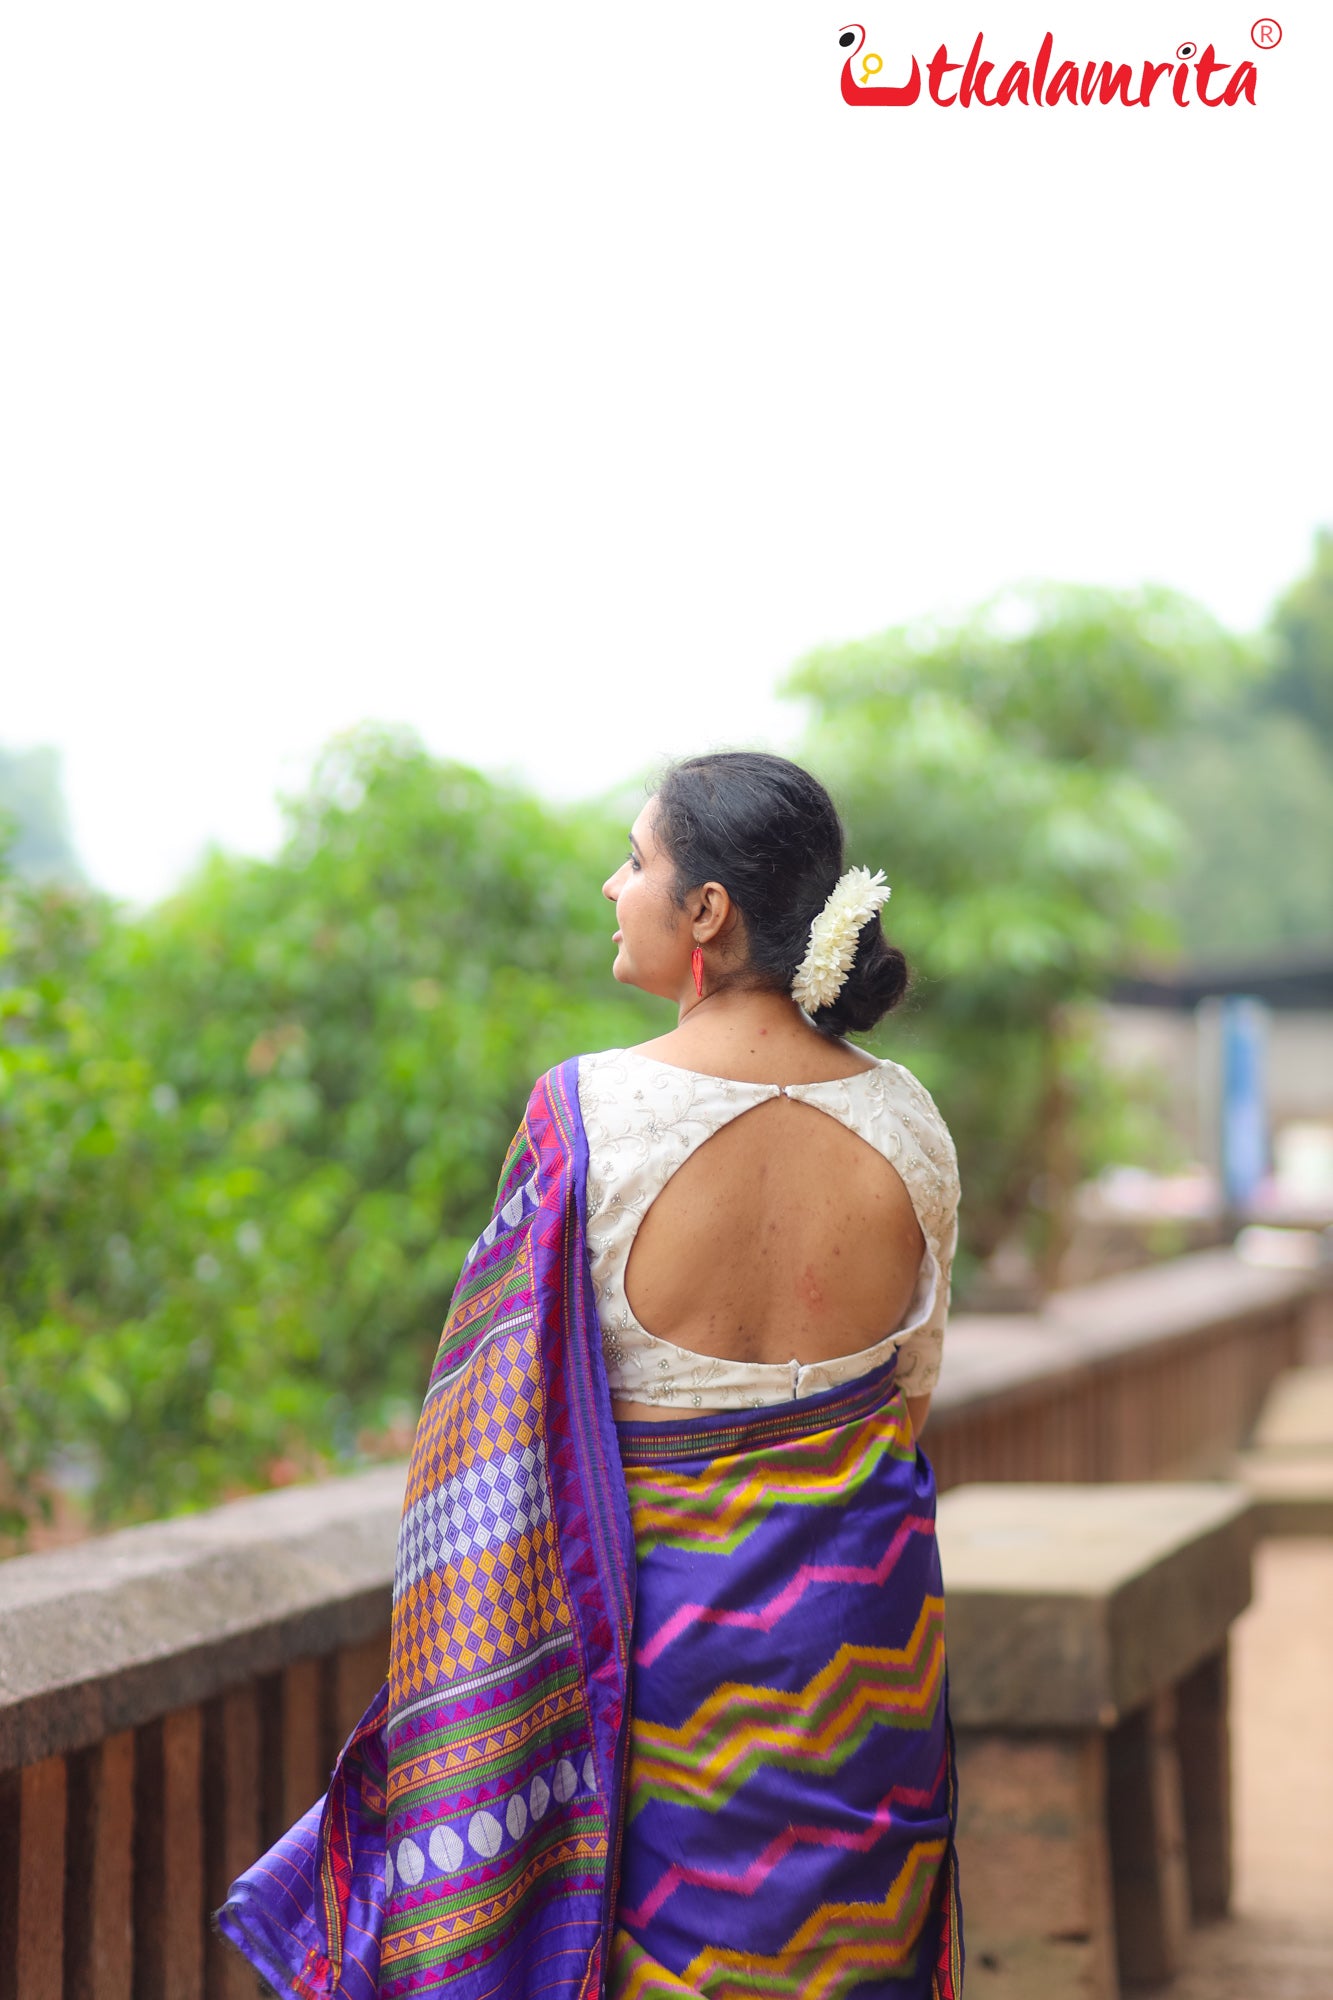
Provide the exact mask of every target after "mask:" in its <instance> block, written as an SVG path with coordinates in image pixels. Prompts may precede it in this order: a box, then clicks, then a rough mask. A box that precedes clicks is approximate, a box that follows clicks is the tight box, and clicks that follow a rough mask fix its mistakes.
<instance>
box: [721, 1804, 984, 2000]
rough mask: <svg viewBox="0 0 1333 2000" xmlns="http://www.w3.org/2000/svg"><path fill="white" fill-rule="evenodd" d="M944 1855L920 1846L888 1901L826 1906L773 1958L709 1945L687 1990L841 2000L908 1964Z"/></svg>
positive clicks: (733, 1999) (773, 1999)
mask: <svg viewBox="0 0 1333 2000" xmlns="http://www.w3.org/2000/svg"><path fill="white" fill-rule="evenodd" d="M944 1851H945V1843H944V1841H942V1840H923V1841H921V1842H920V1843H919V1844H918V1845H917V1846H916V1847H914V1848H913V1849H912V1851H911V1853H910V1854H909V1855H908V1857H907V1859H906V1861H905V1862H904V1863H903V1865H902V1867H901V1869H900V1870H899V1871H898V1875H897V1877H896V1879H895V1880H894V1883H893V1885H892V1887H891V1888H890V1890H889V1893H888V1895H887V1896H886V1897H885V1899H884V1901H883V1902H882V1903H825V1904H823V1905H822V1906H821V1907H820V1908H819V1909H817V1910H816V1911H815V1912H814V1915H813V1916H811V1917H809V1918H807V1920H806V1921H805V1923H803V1924H802V1925H801V1927H800V1929H799V1930H798V1931H796V1932H795V1933H794V1935H793V1936H792V1937H791V1938H789V1939H788V1941H787V1943H786V1945H785V1946H784V1947H783V1949H782V1950H781V1951H780V1952H778V1953H777V1954H776V1955H775V1956H774V1957H772V1958H763V1957H760V1956H758V1955H756V1954H754V1953H750V1952H739V1951H723V1950H717V1951H715V1950H714V1949H713V1948H712V1947H711V1946H709V1947H708V1948H706V1949H705V1950H704V1951H701V1952H700V1953H699V1955H698V1957H697V1958H694V1959H692V1960H691V1961H690V1963H689V1965H687V1966H686V1968H685V1975H684V1977H685V1980H686V1981H687V1982H688V1984H687V1986H686V1990H687V1991H689V1992H695V1993H701V1994H706V1995H707V1997H708V2000H794V1996H799V2000H838V1996H841V1995H842V1994H845V1993H846V1992H848V1991H849V1990H850V1988H852V1987H853V1986H856V1985H858V1984H859V1983H860V1982H861V1981H862V1980H864V1979H867V1978H871V1977H873V1976H874V1975H875V1974H876V1973H878V1974H881V1975H882V1974H884V1973H886V1972H893V1971H895V1970H897V1969H898V1968H899V1967H902V1966H905V1965H907V1964H908V1963H909V1962H910V1961H911V1959H912V1957H913V1956H914V1954H915V1950H916V1944H917V1940H918V1938H919V1937H920V1935H921V1927H922V1925H923V1924H924V1922H925V1920H926V1913H927V1911H928V1910H929V1908H930V1892H931V1889H932V1887H933V1885H934V1881H935V1876H936V1873H937V1871H938V1868H939V1864H940V1861H941V1860H942V1858H943V1855H944Z"/></svg>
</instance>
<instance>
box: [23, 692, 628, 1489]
mask: <svg viewBox="0 0 1333 2000" xmlns="http://www.w3.org/2000/svg"><path fill="white" fill-rule="evenodd" d="M289 817H290V836H289V838H288V841H287V843H286V846H285V848H284V850H283V852H282V853H281V854H280V856H279V857H278V859H277V860H276V861H273V862H259V861H242V860H232V859H225V858H223V857H221V856H215V857H213V858H212V859H211V860H210V861H209V862H208V863H207V865H206V866H205V867H204V868H203V869H201V871H200V872H199V873H198V875H197V876H196V877H195V878H194V880H193V881H191V882H190V883H189V884H188V885H187V886H186V887H185V889H183V890H182V892H181V893H180V894H179V895H178V896H176V897H173V898H172V899H171V900H170V901H169V902H167V903H165V904H164V905H162V906H161V907H160V908H158V909H157V910H154V911H151V912H149V913H148V914H147V915H146V916H143V917H141V918H137V919H134V920H131V921H126V920H120V919H116V918H115V917H114V915H113V914H112V913H111V912H110V911H109V910H108V909H107V908H106V906H105V905H103V904H99V903H97V902H95V901H84V902H81V903H76V902H70V903H68V905H60V906H57V904H56V903H55V902H54V901H53V900H52V898H51V897H49V896H48V897H47V898H46V899H45V900H44V901H43V900H40V899H38V898H36V896H35V893H34V892H32V891H25V890H20V889H19V888H18V887H17V886H16V885H14V884H11V886H10V891H9V904H10V913H11V921H10V932H11V946H10V953H9V979H10V984H9V986H8V988H7V989H6V992H5V1000H6V1006H7V1009H8V1021H7V1028H8V1031H7V1033H5V1034H4V1035H3V1037H0V1079H2V1080H3V1081H4V1083H5V1084H6V1086H7V1088H6V1091H5V1095H4V1096H3V1097H0V1187H2V1188H3V1194H0V1255H3V1258H4V1264H5V1269H6V1274H7V1283H6V1292H5V1297H4V1301H3V1305H0V1353H3V1357H4V1368H3V1375H4V1380H5V1385H6V1386H5V1390H4V1396H3V1401H0V1456H3V1457H4V1459H5V1460H6V1462H7V1463H8V1464H9V1465H10V1467H11V1479H17V1480H19V1481H20V1482H22V1483H26V1486H27V1488H28V1490H29V1491H30V1492H31V1491H33V1490H35V1488H36V1486H37V1485H38V1484H39V1483H40V1479H41V1477H42V1476H43V1475H44V1473H45V1472H46V1471H47V1470H48V1469H49V1467H50V1465H51V1463H52V1459H53V1454H54V1455H55V1456H56V1457H57V1458H59V1455H60V1454H61V1453H64V1454H65V1455H66V1456H68V1454H69V1453H70V1452H74V1453H76V1454H78V1455H81V1456H82V1459H83V1461H84V1463H85V1466H86V1475H87V1477H88V1479H89V1480H90V1482H91V1486H92V1499H93V1504H94V1507H95V1510H96V1511H97V1512H98V1513H99V1514H100V1515H101V1516H102V1517H110V1516H112V1515H116V1516H124V1515H126V1514H130V1513H136V1512H138V1513H145V1512H162V1511H169V1510H171V1509H173V1508H177V1507H181V1506H190V1505H199V1504H203V1503H205V1502H207V1501H208V1500H210V1499H212V1498H214V1497H216V1495H217V1494H218V1493H219V1492H221V1491H224V1490H226V1489H227V1488H228V1487H235V1486H238V1485H241V1484H244V1483H255V1482H262V1481H263V1480H264V1479H266V1478H268V1477H271V1476H274V1473H275V1469H277V1470H280V1469H281V1466H282V1464H283V1463H284V1462H287V1463H290V1464H291V1465H293V1466H295V1465H305V1466H309V1465H310V1464H311V1463H312V1462H314V1460H315V1459H317V1458H322V1459H330V1458H332V1459H341V1460H346V1459H348V1457H349V1456H352V1455H355V1452H356V1450H357V1448H358V1446H357V1440H358V1437H359V1436H360V1435H361V1434H362V1433H364V1432H366V1431H372V1432H373V1431H379V1430H382V1429H383V1428H384V1427H385V1426H386V1425H388V1424H391V1423H392V1421H393V1418H394V1414H395V1411H397V1410H401V1409H404V1408H406V1409H414V1408H415V1403H416V1400H417V1399H418V1397H419V1395H420V1389H421V1384H422V1382H423V1380H424V1377H425V1374H426V1371H427V1369H428V1366H429V1360H430V1356H431V1354H432V1352H433V1349H434V1345H435V1341H436V1338H437V1336H438V1332H439V1326H440V1323H441V1321H442V1319H443V1315H444V1311H445V1308H446V1306H447V1303H448V1299H449V1294H450V1292H451V1290H452V1288H453V1284H454V1281H455V1279H456V1276H457V1273H458V1268H459V1265H460V1263H461V1261H462V1257H463V1254H464V1252H465V1250H466V1248H467V1246H468V1244H469V1243H470V1242H471V1241H472V1239H473V1237H474V1236H475V1235H476V1233H477V1231H478V1230H479V1228H480V1227H481V1226H482V1223H483V1222H484V1220H485V1218H486V1216H487V1214H488V1213H489V1209H490V1202H491V1197H492V1194H493V1190H494V1183H495V1175H496V1172H497V1169H498V1166H499V1163H500V1161H501V1159H502V1157H503V1155H504V1150H505V1147H506V1145H507V1143H508V1140H509V1137H510V1135H511V1133H512V1131H513V1128H514V1125H515V1124H516V1123H517V1120H518V1117H519V1115H520V1113H521V1110H522V1106H523V1103H524V1100H525V1098H526V1096H527V1092H528V1090H529V1088H530V1086H531V1084H532V1081H533V1079H534V1078H535V1077H536V1076H537V1075H538V1074H540V1072H541V1071H542V1070H543V1069H545V1068H547V1067H549V1065H550V1064H552V1063H553V1062H556V1061H558V1060H560V1059H561V1058H562V1057H564V1056H566V1055H569V1054H572V1053H575V1052H576V1051H578V1050H579V1049H583V1048H589V1047H597V1046H606V1045H610V1044H613V1043H615V1042H617V1041H633V1040H636V1039H640V1038H641V1037H642V1036H643V1035H645V1034H647V1033H649V1032H651V1028H650V1026H649V1022H650V1018H651V1013H650V1010H649V1009H648V1008H646V1007H641V1006H640V1005H639V1004H638V1002H637V999H636V997H634V996H630V995H628V994H625V993H620V992H618V991H617V990H616V989H614V988H613V987H612V985H611V982H610V979H609V958H610V939H609V928H610V926H609V923H608V916H607V911H606V907H605V905H604V904H603V903H602V901H601V898H600V896H599V895H598V893H597V890H598V887H599V885H600V883H601V881H602V879H603V877H604V875H605V874H606V873H607V872H608V871H609V869H610V867H611V866H612V864H613V862H614V860H615V859H616V856H617V855H618V853H619V850H620V848H621V846H622V845H623V840H624V828H623V825H616V826H614V827H613V826H612V825H611V824H610V823H609V822H608V821H607V820H606V819H605V818H604V817H603V816H602V815H601V814H599V813H598V812H596V811H595V810H590V809H587V808H583V809H579V810H577V811H569V812H559V811H555V810H553V809H550V808H547V807H545V806H543V805H541V804H539V803H538V802H537V801H536V800H535V799H533V798H531V797H530V796H528V795H526V794H524V793H523V792H521V791H519V790H517V789H515V788H512V787H508V786H504V785H500V784H497V783H494V782H492V781H491V780H489V779H486V778H483V777H481V776H480V775H478V774H477V773H476V772H474V771H470V770H467V769H464V768H463V767H460V766H457V765H449V764H441V763H439V762H437V761H436V760H434V759H432V758H431V757H429V756H428V755H427V754H426V752H425V751H424V750H423V749H422V748H421V746H420V745H419V744H418V743H417V742H416V741H415V740H414V739H413V738H411V737H410V736H408V735H406V734H404V733H396V732H385V731H378V730H366V731H362V732H358V733H357V734H356V735H354V736H352V737H350V738H348V739H346V740H345V741H343V742H341V743H339V744H337V745H335V746H334V748H333V749H332V750H331V751H330V752H329V754H328V755H327V756H326V758H325V759H324V761H323V764H322V765H321V767H320V769H319V771H318V774H317V776H316V779H315V782H314V785H313V787H312V789H311V791H310V792H309V794H308V795H307V796H306V797H304V798H301V799H298V800H296V801H294V802H293V803H292V804H291V806H290V808H289ZM62 927H63V928H62Z"/></svg>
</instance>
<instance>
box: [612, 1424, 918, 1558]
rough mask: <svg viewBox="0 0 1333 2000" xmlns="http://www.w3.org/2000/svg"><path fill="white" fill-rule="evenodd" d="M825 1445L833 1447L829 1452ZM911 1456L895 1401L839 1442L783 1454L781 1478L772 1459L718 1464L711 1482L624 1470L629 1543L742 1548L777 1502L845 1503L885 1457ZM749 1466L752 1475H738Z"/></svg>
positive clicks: (813, 1442)
mask: <svg viewBox="0 0 1333 2000" xmlns="http://www.w3.org/2000/svg"><path fill="white" fill-rule="evenodd" d="M867 1431H870V1432H872V1433H873V1435H872V1436H871V1437H870V1438H867V1436H866V1433H867ZM830 1440H836V1444H835V1449H834V1450H833V1451H832V1452H830V1450H829V1444H830ZM914 1450H915V1441H914V1439H913V1437H912V1434H911V1430H910V1420H909V1418H908V1415H907V1406H906V1404H905V1402H904V1401H903V1399H902V1398H901V1397H895V1398H894V1399H893V1402H892V1403H891V1404H890V1405H889V1406H888V1408H887V1410H884V1411H878V1412H876V1414H875V1415H874V1416H873V1417H872V1418H870V1419H868V1420H867V1421H866V1422H865V1423H863V1424H855V1425H852V1426H851V1427H850V1429H849V1432H848V1434H846V1435H845V1436H843V1435H840V1434H839V1433H837V1432H821V1433H820V1435H819V1436H818V1437H817V1438H811V1439H808V1440H806V1441H805V1443H804V1444H803V1445H801V1446H800V1447H796V1446H789V1447H787V1452H786V1453H784V1458H783V1464H782V1467H781V1470H780V1471H775V1469H774V1464H773V1453H772V1452H752V1453H748V1454H738V1455H737V1456H735V1457H732V1458H721V1459H718V1460H717V1461H716V1462H715V1464H716V1469H715V1471H714V1472H713V1474H712V1476H711V1477H710V1476H708V1475H701V1476H690V1477H688V1478H685V1477H682V1476H681V1474H680V1473H678V1472H675V1471H673V1470H671V1469H669V1468H664V1469H662V1470H660V1471H659V1470H658V1469H657V1468H654V1467H642V1466H632V1467H627V1468H626V1480H627V1484H628V1487H629V1494H630V1504H631V1507H632V1509H633V1514H634V1532H635V1537H636V1540H638V1541H640V1542H644V1543H647V1542H653V1541H671V1542H675V1543H678V1544H679V1543H682V1542H698V1543H701V1544H703V1545H706V1546H714V1545H722V1544H725V1543H729V1542H734V1541H739V1540H743V1539H744V1537H745V1536H746V1535H747V1534H749V1533H750V1532H751V1531H752V1530H753V1529H754V1528H755V1527H757V1526H758V1525H759V1522H760V1521H761V1520H763V1519H764V1518H766V1516H767V1515H768V1514H769V1513H770V1512H771V1511H772V1509H773V1508H774V1507H775V1506H778V1505H779V1504H781V1503H782V1502H783V1501H789V1502H791V1503H792V1504H793V1505H795V1506H805V1507H809V1506H818V1505H820V1504H823V1503H826V1502H828V1501H831V1500H838V1499H843V1498H845V1497H846V1496H847V1495H849V1494H851V1493H854V1492H855V1491H856V1490H857V1489H858V1488H859V1487H860V1486H862V1485H863V1484H864V1483H865V1481H866V1480H867V1479H868V1478H869V1477H870V1476H871V1474H872V1473H873V1472H874V1470H875V1467H876V1465H877V1464H878V1463H879V1461H880V1459H881V1458H882V1457H883V1456H884V1455H885V1454H886V1453H888V1454H889V1455H891V1456H892V1457H895V1458H905V1457H910V1456H911V1455H912V1453H913V1452H914ZM787 1453H790V1457H788V1456H787ZM747 1458H748V1459H749V1461H750V1463H751V1464H752V1465H753V1467H754V1470H753V1471H750V1472H744V1471H742V1467H743V1466H744V1465H745V1463H746V1459H747Z"/></svg>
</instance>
